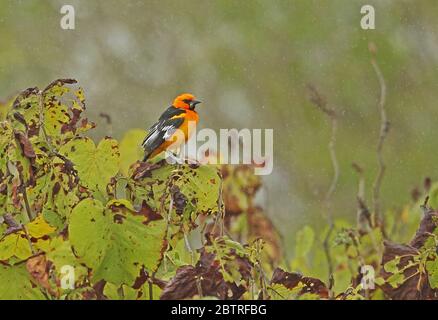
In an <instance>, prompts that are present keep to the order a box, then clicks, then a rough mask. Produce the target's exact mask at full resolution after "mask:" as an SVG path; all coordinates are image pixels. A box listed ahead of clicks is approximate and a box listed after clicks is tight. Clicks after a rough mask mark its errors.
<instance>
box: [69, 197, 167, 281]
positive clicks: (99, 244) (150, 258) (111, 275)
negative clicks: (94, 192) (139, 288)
mask: <svg viewBox="0 0 438 320" xmlns="http://www.w3.org/2000/svg"><path fill="white" fill-rule="evenodd" d="M111 208H112V209H110V208H105V207H104V206H103V204H102V203H101V202H100V201H98V200H93V199H85V200H83V201H82V202H80V203H79V204H78V205H77V206H76V207H75V208H74V210H73V212H72V214H71V217H70V225H69V235H70V242H71V244H72V246H73V249H74V252H75V254H76V256H78V257H79V258H80V259H81V261H83V262H84V263H85V264H86V265H87V266H88V267H89V268H91V269H92V270H93V280H94V281H99V280H101V279H104V280H106V281H108V282H111V283H113V284H116V285H121V284H127V285H132V284H133V282H134V280H135V278H136V277H137V276H138V275H139V272H140V269H141V267H142V266H144V268H145V269H146V270H147V271H148V272H153V271H155V270H156V269H157V267H158V264H159V262H160V260H161V258H162V255H163V250H164V248H165V247H166V243H165V241H164V238H165V234H166V223H165V221H164V220H159V221H153V222H149V223H148V224H147V225H145V224H144V222H145V221H144V217H143V216H135V215H133V214H132V212H131V211H130V210H128V209H126V208H124V207H114V206H112V207H111Z"/></svg>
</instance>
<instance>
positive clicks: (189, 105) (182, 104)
mask: <svg viewBox="0 0 438 320" xmlns="http://www.w3.org/2000/svg"><path fill="white" fill-rule="evenodd" d="M198 103H201V101H199V100H196V97H195V96H194V95H193V94H190V93H183V94H181V95H179V96H178V97H176V98H175V100H173V104H172V105H173V106H174V107H176V108H182V109H188V110H195V107H196V105H197V104H198Z"/></svg>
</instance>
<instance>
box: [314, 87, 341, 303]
mask: <svg viewBox="0 0 438 320" xmlns="http://www.w3.org/2000/svg"><path fill="white" fill-rule="evenodd" d="M307 88H308V90H309V92H310V101H311V102H313V104H314V105H315V106H316V107H317V108H318V109H319V110H321V111H322V112H323V113H324V114H326V115H327V116H328V118H329V119H330V121H331V136H330V141H329V143H328V149H329V152H330V159H331V162H332V167H333V178H332V182H331V184H330V187H329V189H328V191H327V194H326V196H325V201H324V202H325V207H326V218H327V222H328V224H329V229H328V232H327V234H326V236H325V239H324V242H323V246H324V252H325V255H326V259H327V264H328V272H329V294H330V298H332V297H333V290H332V288H333V285H334V280H333V273H334V268H333V261H332V257H331V253H330V246H329V241H330V236H331V234H332V232H333V230H334V221H333V212H332V208H331V205H332V201H331V199H332V196H333V194H334V192H335V190H336V186H337V184H338V180H339V163H338V160H337V157H336V148H335V147H336V133H337V129H338V116H337V113H336V111H335V110H334V109H333V108H330V107H328V105H327V101H326V100H325V98H324V97H322V96H321V95H320V93H319V92H318V90H317V89H316V88H315V87H314V86H312V85H311V84H308V85H307Z"/></svg>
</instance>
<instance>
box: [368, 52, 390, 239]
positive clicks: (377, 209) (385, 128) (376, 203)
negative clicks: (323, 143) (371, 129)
mask: <svg viewBox="0 0 438 320" xmlns="http://www.w3.org/2000/svg"><path fill="white" fill-rule="evenodd" d="M371 65H372V66H373V69H374V72H375V73H376V76H377V79H378V81H379V85H380V99H379V103H378V106H379V111H380V134H379V140H378V142H377V160H378V165H379V171H378V173H377V176H376V179H375V180H374V184H373V207H374V215H375V222H376V224H377V225H378V226H379V227H380V228H381V229H382V233H384V229H383V218H382V214H381V205H380V189H381V186H382V181H383V176H384V175H385V170H386V166H385V162H384V159H383V153H382V151H383V144H384V142H385V139H386V137H387V135H388V132H389V128H390V125H389V121H388V119H387V116H386V110H385V102H386V83H385V79H384V77H383V74H382V71H381V70H380V68H379V65H378V64H377V61H376V60H375V58H372V59H371Z"/></svg>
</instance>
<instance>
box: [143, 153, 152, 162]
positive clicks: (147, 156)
mask: <svg viewBox="0 0 438 320" xmlns="http://www.w3.org/2000/svg"><path fill="white" fill-rule="evenodd" d="M150 156H151V154H150V153H145V155H144V158H143V162H146V161H148V159H149V157H150Z"/></svg>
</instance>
